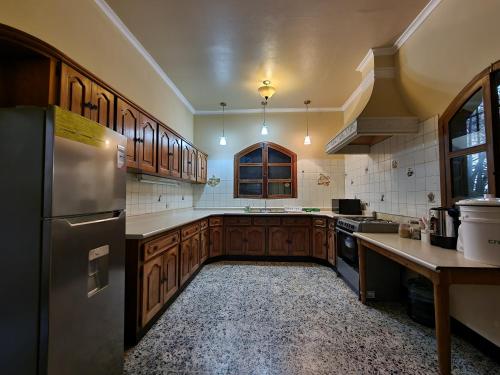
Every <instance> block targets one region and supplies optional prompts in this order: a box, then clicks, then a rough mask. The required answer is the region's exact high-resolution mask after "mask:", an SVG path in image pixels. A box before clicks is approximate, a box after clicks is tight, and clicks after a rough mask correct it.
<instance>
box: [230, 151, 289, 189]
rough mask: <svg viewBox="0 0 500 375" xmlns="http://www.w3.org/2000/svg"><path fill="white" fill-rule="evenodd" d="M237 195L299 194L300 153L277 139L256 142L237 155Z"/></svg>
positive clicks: (235, 160)
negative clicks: (298, 164) (283, 145)
mask: <svg viewBox="0 0 500 375" xmlns="http://www.w3.org/2000/svg"><path fill="white" fill-rule="evenodd" d="M234 197H235V198H270V199H276V198H296V197H297V155H296V154H295V153H294V152H292V151H290V150H288V149H286V148H285V147H282V146H280V145H277V144H275V143H271V142H260V143H256V144H254V145H252V146H250V147H247V148H246V149H244V150H242V151H240V152H238V153H237V154H236V155H234Z"/></svg>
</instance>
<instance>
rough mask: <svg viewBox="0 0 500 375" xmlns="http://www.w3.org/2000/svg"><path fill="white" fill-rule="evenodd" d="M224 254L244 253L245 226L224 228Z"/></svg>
mask: <svg viewBox="0 0 500 375" xmlns="http://www.w3.org/2000/svg"><path fill="white" fill-rule="evenodd" d="M226 254H227V255H243V254H245V227H227V228H226Z"/></svg>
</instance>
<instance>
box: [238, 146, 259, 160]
mask: <svg viewBox="0 0 500 375" xmlns="http://www.w3.org/2000/svg"><path fill="white" fill-rule="evenodd" d="M240 163H262V149H261V148H258V149H256V150H253V151H251V152H249V153H248V154H246V155H243V156H242V157H240Z"/></svg>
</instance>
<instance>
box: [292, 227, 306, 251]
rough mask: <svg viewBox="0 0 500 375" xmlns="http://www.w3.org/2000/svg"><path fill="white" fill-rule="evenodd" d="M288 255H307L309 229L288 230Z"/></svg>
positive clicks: (295, 228) (296, 228)
mask: <svg viewBox="0 0 500 375" xmlns="http://www.w3.org/2000/svg"><path fill="white" fill-rule="evenodd" d="M290 255H295V256H308V255H309V227H292V228H290Z"/></svg>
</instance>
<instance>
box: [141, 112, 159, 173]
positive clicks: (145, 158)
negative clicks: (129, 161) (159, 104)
mask: <svg viewBox="0 0 500 375" xmlns="http://www.w3.org/2000/svg"><path fill="white" fill-rule="evenodd" d="M156 129H157V127H156V123H155V122H154V121H153V120H151V119H150V118H149V117H147V116H145V115H144V114H142V113H140V114H139V135H138V137H137V142H139V169H140V170H142V171H144V172H151V173H155V172H156V138H157V137H156Z"/></svg>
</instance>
